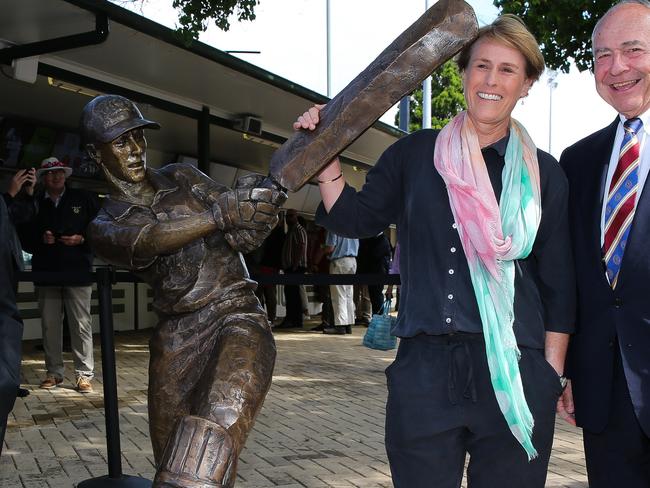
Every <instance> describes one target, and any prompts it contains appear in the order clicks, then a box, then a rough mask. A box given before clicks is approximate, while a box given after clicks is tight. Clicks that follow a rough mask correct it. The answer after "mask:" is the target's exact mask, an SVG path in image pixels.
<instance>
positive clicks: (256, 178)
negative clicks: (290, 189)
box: [212, 174, 287, 253]
mask: <svg viewBox="0 0 650 488" xmlns="http://www.w3.org/2000/svg"><path fill="white" fill-rule="evenodd" d="M264 179H265V177H264V176H262V175H255V174H252V175H247V176H242V177H241V178H239V179H238V180H237V183H236V184H235V188H234V189H233V190H230V191H228V192H226V193H223V194H222V195H220V196H219V197H218V198H217V201H216V203H215V204H214V205H213V207H212V213H213V215H214V220H215V222H216V223H217V227H218V228H219V229H220V230H222V231H224V232H225V237H226V240H227V241H228V244H230V246H231V247H232V248H233V249H236V250H237V251H241V252H244V253H246V252H250V251H252V250H253V249H256V248H257V247H259V246H260V245H261V244H262V242H263V241H264V239H266V238H267V237H268V235H269V234H270V232H271V231H272V230H273V228H274V227H275V226H276V225H277V223H278V211H279V210H280V207H281V206H282V204H283V203H284V202H285V201H286V200H287V195H286V193H284V192H281V191H278V190H273V189H269V188H260V185H261V184H262V182H263V181H264Z"/></svg>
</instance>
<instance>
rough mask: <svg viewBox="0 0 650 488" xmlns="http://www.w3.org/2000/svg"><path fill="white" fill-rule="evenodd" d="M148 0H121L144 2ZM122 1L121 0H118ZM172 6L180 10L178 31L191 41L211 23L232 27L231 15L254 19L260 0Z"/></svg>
mask: <svg viewBox="0 0 650 488" xmlns="http://www.w3.org/2000/svg"><path fill="white" fill-rule="evenodd" d="M147 1H148V0H121V2H126V3H128V2H131V3H140V4H143V3H145V2H147ZM117 2H118V3H121V2H120V0H117ZM171 2H172V6H173V7H174V8H175V9H176V11H177V12H178V32H179V33H180V34H181V36H182V37H183V38H184V39H185V40H186V42H190V41H191V40H192V39H196V38H198V37H199V34H200V33H201V32H204V31H205V30H206V29H207V28H208V25H209V23H210V21H211V20H212V21H214V23H215V25H216V26H217V27H218V28H219V29H221V30H223V31H227V30H228V29H230V16H232V15H233V14H236V15H237V20H239V21H242V20H254V19H255V7H256V6H257V5H259V3H260V0H171Z"/></svg>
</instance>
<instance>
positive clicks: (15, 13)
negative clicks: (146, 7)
mask: <svg viewBox="0 0 650 488" xmlns="http://www.w3.org/2000/svg"><path fill="white" fill-rule="evenodd" d="M0 12H3V14H2V16H0V40H1V41H4V43H5V45H8V46H11V45H23V44H28V43H33V42H39V41H44V40H48V39H53V38H57V37H62V36H69V35H72V34H77V33H81V32H87V31H91V30H93V29H94V28H95V21H96V15H97V14H105V15H107V16H108V18H109V24H110V25H109V29H110V34H109V35H108V38H107V40H106V41H105V42H103V43H101V44H97V45H89V46H84V47H79V48H73V49H68V50H65V51H58V52H53V53H51V54H43V55H41V56H39V57H38V77H37V79H36V82H35V83H26V82H24V81H18V80H16V79H12V78H11V77H10V76H11V72H12V68H11V66H9V65H6V64H5V65H1V64H0V68H2V70H3V72H4V74H5V75H8V76H0V114H14V115H19V116H21V117H25V118H30V119H34V120H37V121H40V122H45V123H51V124H52V125H55V126H59V127H67V128H76V126H77V122H78V117H79V114H80V112H81V109H82V107H83V106H84V105H85V104H86V103H87V101H88V100H89V96H92V94H93V93H109V92H114V93H121V94H124V95H126V96H129V97H131V98H132V99H134V100H135V101H136V102H138V104H139V105H140V106H141V108H142V109H143V112H144V113H145V116H146V117H147V118H150V119H153V120H156V121H158V122H160V124H161V126H162V129H161V130H160V131H150V132H149V134H148V140H149V147H150V149H151V150H152V152H153V153H154V157H153V158H152V157H150V159H153V161H152V163H153V165H156V166H157V165H159V164H162V163H164V162H168V161H169V158H170V157H173V156H176V155H179V154H180V155H186V156H189V157H196V156H197V155H198V152H199V151H198V148H197V132H198V126H197V124H198V120H199V118H200V115H201V111H202V110H203V107H208V109H209V113H210V130H209V138H208V139H209V146H210V153H209V155H210V160H211V161H212V162H215V163H221V164H223V165H226V166H234V167H237V168H241V169H247V170H251V171H257V172H261V173H266V172H267V171H268V162H269V161H270V157H271V154H272V152H273V150H274V147H273V146H274V145H275V146H277V145H278V144H279V143H281V142H282V141H283V140H284V139H285V138H286V137H288V136H289V135H290V131H291V124H292V122H293V121H294V119H295V117H296V115H297V114H299V113H301V112H303V111H304V110H305V109H306V108H307V107H309V106H310V105H311V104H313V103H315V102H316V103H325V102H326V101H327V98H326V97H324V96H322V95H320V94H318V93H316V92H313V91H311V90H308V89H306V88H304V87H301V86H299V85H296V84H294V83H292V82H290V81H288V80H286V79H283V78H281V77H278V76H276V75H274V74H273V73H270V72H268V71H265V70H263V69H260V68H257V67H255V66H254V65H251V64H249V63H246V62H244V61H242V60H240V59H238V58H235V57H233V56H230V55H228V54H226V53H224V52H222V51H219V50H217V49H214V48H212V47H209V46H207V45H205V44H202V43H198V42H194V43H193V44H192V45H191V46H189V47H187V46H184V45H183V44H182V42H181V40H180V39H179V38H178V36H177V35H176V33H175V32H174V31H172V30H170V29H168V28H166V27H164V26H161V25H159V24H156V23H154V22H151V21H149V20H148V19H145V18H143V17H141V16H139V15H137V14H134V13H132V12H129V11H127V10H125V9H122V8H120V7H117V6H116V5H113V4H111V3H109V2H107V1H104V0H47V1H43V0H0ZM20 62H22V63H25V64H28V63H29V60H22V61H20ZM48 78H53V79H54V80H57V81H60V82H63V85H64V87H67V88H74V87H75V86H77V87H81V88H83V91H85V92H87V93H88V94H80V93H74V92H72V91H68V90H65V89H61V88H56V87H54V86H51V84H50V82H49V81H48ZM242 114H252V115H254V116H256V117H258V118H259V119H261V121H262V133H261V134H260V135H257V136H255V135H252V136H250V137H245V136H244V134H243V133H242V132H239V131H237V130H234V129H233V126H232V124H233V121H235V120H236V119H237V118H238V117H239V116H240V115H242ZM400 135H401V132H400V131H398V130H397V129H395V128H393V127H391V126H388V125H386V124H383V123H376V124H375V125H374V126H373V127H372V128H370V129H369V130H368V131H367V132H366V133H365V134H364V135H363V136H362V137H361V138H359V139H358V140H357V141H356V142H355V143H354V144H353V145H352V146H350V148H349V149H348V150H346V151H345V152H344V153H343V156H344V157H345V158H348V162H349V163H350V164H355V165H359V166H361V167H363V166H365V165H372V164H374V162H375V161H376V160H377V158H378V157H379V155H380V154H381V152H382V151H383V150H384V149H385V148H386V147H388V146H389V145H390V144H391V143H392V142H394V141H395V140H396V139H397V138H398V137H399V136H400ZM156 156H157V157H156ZM156 159H159V161H156ZM210 173H211V174H212V173H213V169H212V168H211V169H210ZM361 179H362V175H361V174H359V181H358V182H357V183H360V182H361Z"/></svg>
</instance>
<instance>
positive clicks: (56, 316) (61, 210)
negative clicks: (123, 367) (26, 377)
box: [21, 157, 99, 393]
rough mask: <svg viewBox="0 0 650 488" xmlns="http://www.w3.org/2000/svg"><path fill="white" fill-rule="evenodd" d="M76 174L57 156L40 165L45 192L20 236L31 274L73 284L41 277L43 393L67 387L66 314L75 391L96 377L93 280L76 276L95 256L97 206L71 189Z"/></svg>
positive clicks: (37, 283)
mask: <svg viewBox="0 0 650 488" xmlns="http://www.w3.org/2000/svg"><path fill="white" fill-rule="evenodd" d="M71 173H72V169H71V168H70V167H69V166H67V165H66V164H65V163H64V162H62V161H59V159H58V158H56V157H49V158H46V159H44V160H43V161H42V163H41V167H40V168H39V169H38V170H37V171H36V179H37V181H38V182H39V183H40V184H42V192H41V191H39V192H37V194H36V195H35V196H34V207H35V216H34V218H33V219H32V221H31V222H30V224H29V226H28V229H27V230H26V232H23V235H22V236H21V237H22V238H23V246H24V247H25V249H26V250H27V251H28V252H30V253H31V254H32V271H34V272H37V273H38V272H45V273H70V274H71V276H70V277H69V279H65V280H63V279H61V280H58V279H57V280H56V281H54V282H52V281H51V280H49V279H48V280H47V281H46V280H45V277H43V278H38V277H37V280H36V281H35V283H34V285H35V286H36V289H37V293H38V302H39V309H40V312H41V324H42V330H43V348H44V351H45V366H46V368H47V373H46V377H45V379H44V380H43V381H42V382H41V385H40V386H41V388H47V389H49V388H54V387H56V386H58V385H59V384H61V383H62V382H63V373H64V366H63V357H62V351H63V311H64V307H65V312H66V315H67V319H68V326H69V329H70V338H71V344H72V356H73V359H74V367H75V377H76V388H77V390H78V391H79V392H81V393H88V392H91V391H92V389H93V388H92V384H91V380H92V378H93V376H94V360H93V336H92V323H91V317H90V296H91V280H90V278H88V279H83V278H81V279H79V278H75V276H74V273H76V272H88V273H90V271H91V270H92V261H93V255H92V252H91V249H90V247H89V245H88V243H87V242H86V236H85V234H86V227H87V226H88V224H89V223H90V222H91V221H92V220H93V219H94V218H95V215H97V212H98V211H99V202H98V201H97V199H96V198H95V197H94V196H93V195H92V194H90V193H88V192H87V191H84V190H80V189H76V188H69V187H68V186H67V185H66V180H67V178H68V177H69V176H70V174H71Z"/></svg>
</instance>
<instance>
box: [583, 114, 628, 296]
mask: <svg viewBox="0 0 650 488" xmlns="http://www.w3.org/2000/svg"><path fill="white" fill-rule="evenodd" d="M618 122H619V119H618V117H617V118H616V120H615V121H614V122H612V123H611V124H610V125H609V126H608V127H606V128H605V129H603V130H602V135H601V137H599V138H598V139H597V140H596V142H595V143H594V145H593V146H592V148H591V151H590V154H589V156H588V160H589V163H588V164H589V166H590V167H589V168H588V169H587V170H586V171H584V172H583V174H584V177H585V179H587V180H588V181H586V182H585V185H584V188H585V193H584V194H583V195H582V204H581V206H582V209H583V218H584V219H585V220H584V221H585V222H587V223H588V224H586V228H587V233H588V236H587V237H588V242H589V249H590V253H592V255H593V256H595V257H596V259H597V260H598V265H599V266H601V264H600V262H601V260H602V250H601V245H600V219H601V215H602V209H603V199H604V198H605V182H606V180H607V170H608V168H609V160H610V158H611V156H612V144H613V143H614V138H615V137H616V128H617V126H618ZM603 280H605V281H607V280H606V278H605V271H604V270H603ZM608 286H609V285H608Z"/></svg>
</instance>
